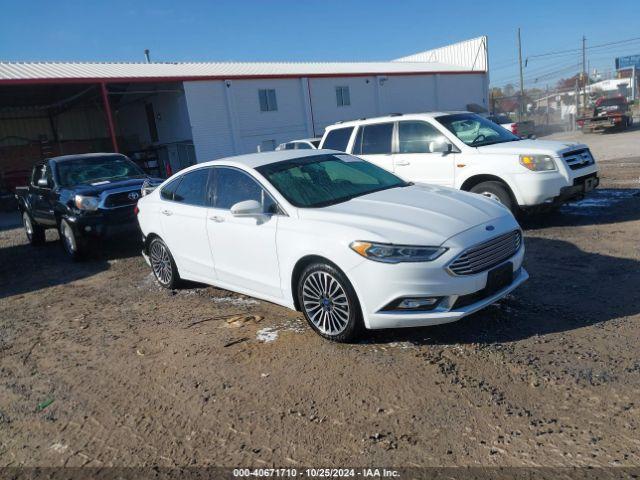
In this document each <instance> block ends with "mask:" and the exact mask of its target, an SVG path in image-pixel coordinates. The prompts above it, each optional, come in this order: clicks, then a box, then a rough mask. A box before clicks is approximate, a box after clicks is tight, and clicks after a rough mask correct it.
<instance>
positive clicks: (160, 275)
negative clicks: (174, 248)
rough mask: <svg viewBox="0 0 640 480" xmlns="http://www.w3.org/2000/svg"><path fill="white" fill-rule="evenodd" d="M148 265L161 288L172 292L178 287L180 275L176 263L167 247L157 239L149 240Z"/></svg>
mask: <svg viewBox="0 0 640 480" xmlns="http://www.w3.org/2000/svg"><path fill="white" fill-rule="evenodd" d="M149 263H151V269H152V270H153V275H154V276H155V277H156V280H158V283H159V284H160V285H161V286H162V287H164V288H167V289H169V290H173V289H175V288H177V287H178V286H179V284H180V274H179V273H178V267H176V262H175V261H174V260H173V256H172V255H171V252H170V251H169V247H167V245H166V244H165V243H164V242H163V241H162V240H161V239H160V238H158V237H156V238H154V239H153V240H151V243H150V244H149Z"/></svg>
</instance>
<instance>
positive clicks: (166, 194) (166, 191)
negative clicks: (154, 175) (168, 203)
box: [160, 177, 182, 200]
mask: <svg viewBox="0 0 640 480" xmlns="http://www.w3.org/2000/svg"><path fill="white" fill-rule="evenodd" d="M180 180H182V177H178V178H176V179H175V180H171V181H170V182H169V183H167V184H166V185H165V186H164V187H163V188H162V190H160V196H161V197H162V198H163V199H164V200H173V194H174V193H175V192H176V188H178V185H180Z"/></svg>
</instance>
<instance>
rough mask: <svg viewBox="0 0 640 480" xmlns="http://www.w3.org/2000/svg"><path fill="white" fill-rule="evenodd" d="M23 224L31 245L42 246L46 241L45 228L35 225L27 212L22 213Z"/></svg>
mask: <svg viewBox="0 0 640 480" xmlns="http://www.w3.org/2000/svg"><path fill="white" fill-rule="evenodd" d="M22 223H23V225H24V231H25V233H26V234H27V240H28V241H29V243H30V244H31V245H34V246H36V245H42V244H43V243H44V241H45V233H44V228H42V227H41V226H40V225H38V224H37V223H35V222H34V221H33V219H32V218H31V215H29V214H28V213H27V212H23V213H22Z"/></svg>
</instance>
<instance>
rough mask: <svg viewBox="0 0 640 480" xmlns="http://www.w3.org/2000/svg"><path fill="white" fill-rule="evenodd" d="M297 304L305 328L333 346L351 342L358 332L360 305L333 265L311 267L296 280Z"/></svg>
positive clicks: (351, 288)
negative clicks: (304, 319) (302, 316)
mask: <svg viewBox="0 0 640 480" xmlns="http://www.w3.org/2000/svg"><path fill="white" fill-rule="evenodd" d="M297 294H298V302H299V305H300V308H301V309H302V313H303V314H304V316H305V318H306V319H307V322H308V323H309V326H310V327H311V328H312V329H313V330H314V331H315V332H316V333H317V334H318V335H320V336H321V337H323V338H326V339H327V340H331V341H334V342H341V343H346V342H352V341H353V340H355V339H356V338H357V337H358V336H359V335H360V333H361V331H362V312H361V310H360V303H359V302H358V297H357V296H356V292H355V291H354V289H353V287H352V286H351V283H350V282H349V280H348V279H347V277H346V276H345V275H344V274H343V273H342V272H341V271H340V270H338V269H337V268H335V267H334V266H333V265H330V264H328V263H320V262H319V263H313V264H311V265H309V266H308V267H307V268H305V269H304V271H303V272H302V275H300V279H299V280H298V288H297Z"/></svg>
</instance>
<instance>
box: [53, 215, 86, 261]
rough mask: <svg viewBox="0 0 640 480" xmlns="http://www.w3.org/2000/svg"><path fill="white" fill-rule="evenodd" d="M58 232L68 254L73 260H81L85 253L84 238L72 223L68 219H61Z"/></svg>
mask: <svg viewBox="0 0 640 480" xmlns="http://www.w3.org/2000/svg"><path fill="white" fill-rule="evenodd" d="M58 232H59V233H60V241H61V242H62V246H63V247H64V251H65V252H66V253H67V255H69V257H71V259H73V260H81V259H82V258H83V256H84V254H85V244H84V240H83V239H82V238H80V237H79V236H78V235H77V234H76V232H75V231H74V230H73V227H72V226H71V224H69V222H68V221H66V220H61V221H60V226H59V228H58Z"/></svg>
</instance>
